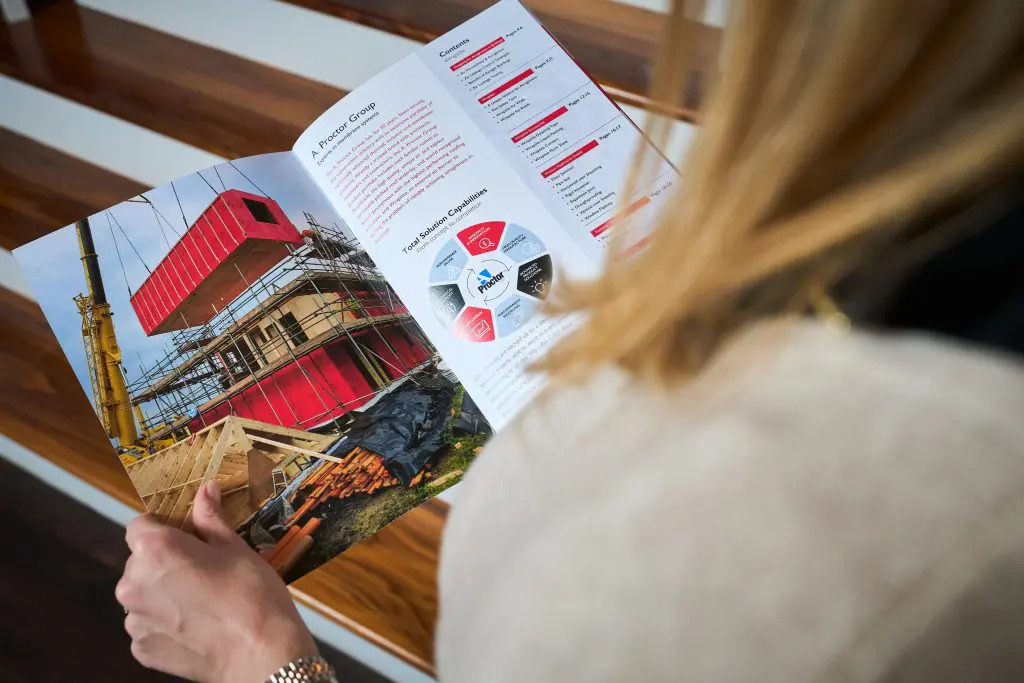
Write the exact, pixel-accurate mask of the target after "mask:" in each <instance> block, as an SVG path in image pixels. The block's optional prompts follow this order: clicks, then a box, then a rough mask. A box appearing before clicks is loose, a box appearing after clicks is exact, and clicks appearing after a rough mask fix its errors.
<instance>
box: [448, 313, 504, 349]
mask: <svg viewBox="0 0 1024 683" xmlns="http://www.w3.org/2000/svg"><path fill="white" fill-rule="evenodd" d="M452 332H453V333H454V334H455V336H456V337H458V338H459V339H465V340H466V341H471V342H489V341H494V318H493V317H492V316H491V311H490V310H489V309H487V308H477V307H476V306H470V307H469V308H467V309H466V310H464V311H463V312H462V315H460V316H459V317H458V319H457V320H456V321H455V327H454V328H453V329H452Z"/></svg>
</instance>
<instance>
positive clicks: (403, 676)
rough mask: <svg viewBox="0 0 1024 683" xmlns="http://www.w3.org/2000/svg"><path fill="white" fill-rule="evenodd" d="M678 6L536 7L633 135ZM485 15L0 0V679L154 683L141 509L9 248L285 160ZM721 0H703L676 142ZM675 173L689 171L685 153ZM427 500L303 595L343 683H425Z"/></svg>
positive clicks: (485, 0)
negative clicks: (147, 658)
mask: <svg viewBox="0 0 1024 683" xmlns="http://www.w3.org/2000/svg"><path fill="white" fill-rule="evenodd" d="M668 3H669V0H614V1H613V0H525V4H526V5H527V6H528V7H529V8H530V9H532V10H533V11H534V12H535V13H536V14H537V16H538V18H539V19H540V20H541V22H543V23H544V24H545V26H546V27H547V28H548V29H549V30H550V31H551V32H552V33H553V34H554V35H555V36H556V37H557V38H558V39H559V40H561V41H562V43H563V44H564V45H565V46H566V48H567V49H568V50H569V52H570V53H572V54H573V56H574V57H575V58H576V59H577V60H578V61H579V62H580V64H581V65H582V66H583V68H584V69H586V70H587V71H588V72H589V73H590V75H591V76H592V77H593V78H594V79H595V80H596V81H598V82H599V83H600V84H601V85H602V86H604V87H605V89H606V91H607V92H608V93H609V95H611V96H612V97H613V98H614V99H615V100H616V102H617V103H618V104H619V105H620V106H621V107H622V108H623V109H624V110H625V111H626V112H627V114H629V115H630V116H631V117H632V118H633V119H634V121H635V122H636V123H638V124H639V125H641V126H642V125H643V123H644V120H645V119H646V117H647V116H648V115H649V112H648V109H649V102H648V101H647V99H646V97H645V94H644V93H645V92H646V88H647V81H648V78H649V75H650V67H651V62H652V59H653V56H654V52H655V45H656V43H657V40H658V36H659V32H660V31H661V28H662V19H663V13H664V12H665V11H666V9H667V6H668ZM490 4H491V2H490V0H288V1H276V0H177V1H176V2H139V1H138V0H78V1H77V2H75V1H72V0H0V10H2V13H3V23H0V247H2V249H0V386H2V387H3V390H2V391H0V512H2V515H3V517H2V521H3V525H2V527H3V529H4V530H5V531H4V532H3V533H4V535H5V538H4V542H3V547H4V549H5V551H4V553H3V557H2V558H0V679H2V680H4V681H65V680H67V681H71V680H74V681H110V680H118V681H120V680H138V681H148V680H161V679H167V677H165V676H162V675H159V674H154V673H152V672H149V671H146V670H144V669H142V668H141V667H140V666H138V665H137V664H136V663H135V662H134V661H133V660H132V659H131V656H130V654H129V650H128V644H129V641H128V637H127V635H126V634H125V633H124V632H123V630H122V626H121V622H122V619H123V615H122V613H121V610H120V607H119V606H118V605H117V603H116V602H115V601H114V597H113V591H114V585H115V583H116V581H117V579H118V578H119V576H120V572H121V568H122V566H123V563H124V560H125V558H126V557H127V549H126V548H125V547H124V544H123V530H122V528H121V525H123V524H124V523H125V522H126V521H127V520H129V519H131V518H132V516H134V515H135V514H136V510H137V508H138V505H139V503H138V501H137V499H136V498H135V495H134V492H133V489H132V488H131V484H130V482H129V481H128V479H127V477H126V475H125V474H124V471H123V470H122V469H121V466H120V464H119V462H118V461H117V459H116V458H114V457H112V453H111V451H110V446H109V442H108V440H107V439H106V438H105V436H104V434H103V433H102V430H101V429H100V428H99V425H98V423H97V422H96V419H95V415H94V414H93V413H92V411H91V408H90V405H89V403H88V401H87V400H86V398H85V396H84V394H83V393H82V392H81V390H80V389H79V386H78V383H77V382H76V380H75V378H74V374H73V371H72V369H71V368H70V367H69V366H68V364H67V362H66V361H65V359H64V356H63V354H62V353H61V352H60V349H59V348H58V347H57V344H56V341H55V339H54V338H53V335H52V333H51V331H50V329H49V327H48V326H47V324H46V322H45V321H44V319H43V317H42V313H41V311H40V309H39V307H38V305H37V304H36V303H35V300H34V297H33V295H32V293H31V292H30V291H29V288H28V286H27V284H26V280H25V278H24V277H23V276H22V275H21V274H20V273H19V272H18V270H17V268H16V266H15V264H14V262H13V259H12V258H11V256H10V253H9V251H8V250H10V249H13V248H16V247H18V246H20V245H22V244H25V243H27V242H29V241H31V240H33V239H35V238H37V237H40V236H42V235H44V234H46V233H48V232H51V231H53V230H56V229H58V228H60V227H62V226H64V225H67V224H69V223H72V222H73V221H74V220H76V219H78V218H81V217H84V216H86V215H89V214H92V213H94V212H96V211H99V210H101V209H104V208H106V207H107V206H110V205H113V204H116V203H118V202H120V201H122V200H124V199H126V198H128V197H130V196H132V195H135V194H138V193H139V192H141V191H143V190H145V189H147V188H149V187H152V186H156V185H160V184H163V183H166V182H168V181H170V180H173V179H175V178H178V177H180V176H182V175H185V174H187V173H189V172H191V171H193V170H195V169H199V168H205V167H207V166H210V165H212V164H215V163H218V162H221V161H224V160H226V159H236V158H239V157H243V156H249V155H254V154H262V153H266V152H275V151H282V150H287V149H289V148H290V147H291V145H292V142H293V141H294V140H295V138H296V137H297V136H298V135H299V133H300V132H301V131H302V130H303V128H304V127H305V126H306V125H307V124H308V123H310V122H311V121H312V120H313V119H314V118H315V117H316V116H317V115H318V114H319V113H320V112H322V111H323V110H324V109H326V108H327V107H329V106H330V105H331V104H332V103H334V102H335V101H336V100H338V99H340V98H341V97H343V96H344V95H345V94H346V92H348V91H350V90H351V89H353V88H355V87H357V86H358V85H359V84H360V83H362V82H363V81H364V80H366V79H367V78H369V77H371V76H373V75H374V74H376V73H377V72H379V71H381V70H382V69H384V68H385V67H387V66H389V65H390V64H392V63H393V62H395V61H396V60H398V59H400V58H401V57H403V56H405V55H407V54H408V53H410V52H411V51H413V50H414V49H416V48H417V47H418V46H419V45H421V44H422V43H424V42H427V41H430V40H432V39H434V38H436V37H437V36H439V35H441V34H443V33H444V32H446V31H448V30H449V29H451V28H453V27H454V26H457V25H458V24H460V23H462V22H463V21H465V20H467V19H468V18H470V17H471V16H473V15H474V14H476V13H477V12H479V11H480V10H482V9H484V8H486V7H487V6H488V5H490ZM726 11H727V0H705V1H696V2H691V3H690V7H689V12H688V14H689V16H690V19H691V21H692V27H691V30H690V31H689V36H690V44H689V45H688V46H687V49H688V50H690V51H691V57H692V60H691V63H692V64H693V68H692V70H691V73H690V74H689V75H688V77H687V90H686V93H687V94H686V101H685V107H684V108H683V109H682V110H679V111H675V112H672V113H671V118H672V119H673V121H672V125H673V126H674V128H675V132H676V134H675V135H674V136H673V144H676V143H678V144H679V145H686V144H687V143H688V141H689V140H690V138H691V137H692V134H693V131H694V126H695V124H696V122H697V121H698V119H699V115H700V108H701V102H702V99H703V96H704V91H705V87H706V83H707V76H708V73H709V71H710V69H711V68H712V66H713V65H714V63H715V59H716V55H717V53H718V47H719V43H720V40H721V26H722V24H723V23H724V19H725V14H726ZM676 158H678V157H676ZM457 497H458V491H457V487H456V489H453V490H452V491H450V492H446V496H445V500H440V501H431V502H430V503H428V504H426V505H424V506H422V507H420V508H418V509H416V510H414V511H413V512H412V513H410V514H408V515H406V516H405V517H403V518H402V519H400V520H399V521H398V522H396V523H394V524H392V525H391V526H390V527H388V528H386V529H385V530H384V531H383V532H381V533H380V534H378V535H377V536H375V537H374V538H372V539H370V540H369V541H367V542H364V543H362V544H360V545H359V546H357V547H355V548H353V549H352V550H351V551H349V552H348V553H346V554H345V555H344V556H342V557H339V558H337V559H336V560H334V561H332V562H330V563H329V564H327V565H326V566H324V567H322V568H320V569H318V570H316V571H315V572H313V573H312V574H310V575H309V576H307V577H304V578H303V579H302V580H300V581H299V582H297V583H296V584H295V585H294V586H293V590H294V593H295V596H296V598H297V600H298V601H299V603H300V605H301V609H302V611H303V616H304V617H305V618H306V619H307V621H308V622H309V624H310V626H311V628H312V630H313V632H314V634H315V635H316V636H317V637H318V638H319V639H320V640H321V643H322V644H323V646H324V648H325V650H326V652H327V657H328V659H330V660H331V661H332V662H333V663H334V664H335V665H336V667H337V668H338V671H339V678H341V679H342V680H346V681H356V682H358V681H385V680H394V681H428V680H431V679H432V667H433V663H432V660H433V655H432V633H433V623H434V620H435V618H436V592H435V585H434V574H435V570H436V561H437V551H438V544H439V540H440V534H441V530H442V528H443V523H444V518H445V515H446V512H447V506H448V504H450V503H451V502H452V500H455V499H457Z"/></svg>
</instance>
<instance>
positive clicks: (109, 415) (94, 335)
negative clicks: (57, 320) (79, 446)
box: [75, 219, 139, 449]
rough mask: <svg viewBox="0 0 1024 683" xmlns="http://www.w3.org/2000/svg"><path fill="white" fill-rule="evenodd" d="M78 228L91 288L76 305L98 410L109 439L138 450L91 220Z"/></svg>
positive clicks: (126, 387) (76, 300)
mask: <svg viewBox="0 0 1024 683" xmlns="http://www.w3.org/2000/svg"><path fill="white" fill-rule="evenodd" d="M75 228H76V231H77V233H78V247H79V250H80V251H81V253H82V267H83V268H84V269H85V282H86V286H87V288H88V294H85V295H79V296H77V297H75V303H76V304H78V309H79V311H80V312H81V314H82V341H83V344H84V346H85V352H86V356H87V357H88V358H87V360H88V362H89V366H90V367H89V373H90V380H91V381H92V387H93V395H94V399H95V402H96V410H97V412H99V414H100V420H101V421H102V422H103V427H104V428H105V429H106V430H107V434H108V436H110V438H112V439H117V442H118V445H119V446H120V447H121V448H122V449H127V448H131V447H133V446H137V442H138V441H139V431H138V428H137V426H136V424H135V416H134V415H133V413H132V401H131V395H130V394H129V393H128V386H127V383H126V382H125V379H124V372H123V370H122V369H121V347H120V346H118V344H117V335H116V334H115V333H114V314H113V312H112V311H111V310H110V303H109V302H108V301H107V295H106V291H105V290H104V288H103V276H102V275H101V273H100V263H99V258H98V257H97V256H96V247H95V245H94V244H93V239H92V230H91V228H90V227H89V220H88V219H83V220H80V221H78V222H77V223H75Z"/></svg>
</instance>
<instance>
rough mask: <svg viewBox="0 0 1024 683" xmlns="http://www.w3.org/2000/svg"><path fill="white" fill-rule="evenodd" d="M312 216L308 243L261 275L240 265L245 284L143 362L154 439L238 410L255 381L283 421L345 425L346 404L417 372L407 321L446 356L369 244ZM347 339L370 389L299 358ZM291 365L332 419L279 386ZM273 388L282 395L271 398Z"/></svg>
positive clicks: (142, 388)
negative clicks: (395, 341)
mask: <svg viewBox="0 0 1024 683" xmlns="http://www.w3.org/2000/svg"><path fill="white" fill-rule="evenodd" d="M211 189H213V188H212V187H211ZM161 217H162V216H161ZM182 218H183V220H184V216H183V217H182ZM165 220H166V219H165ZM305 220H306V224H307V229H305V230H303V233H302V234H303V243H302V244H301V245H299V246H290V247H289V254H288V256H287V257H285V258H284V259H283V260H282V261H280V262H279V263H278V264H277V265H276V266H274V267H273V268H271V269H270V270H269V271H267V272H266V273H264V274H263V275H261V276H259V277H257V278H254V279H251V280H248V279H246V277H245V275H244V274H243V273H242V271H241V270H240V269H238V268H237V266H236V270H237V271H238V275H239V277H241V278H242V279H243V280H245V284H246V289H245V291H243V292H242V294H240V295H239V296H237V297H236V298H235V299H234V300H233V301H231V302H229V303H228V304H226V305H225V306H223V307H222V308H220V309H219V310H216V311H215V313H214V315H213V317H212V318H211V319H210V320H209V321H208V322H207V323H205V324H202V325H196V326H188V325H187V322H188V321H185V323H186V327H185V329H182V330H178V331H175V332H171V333H170V343H169V344H168V346H167V348H166V349H165V352H164V354H163V356H162V357H161V358H159V359H158V360H157V361H156V362H155V363H152V364H150V365H149V367H143V368H142V373H141V375H140V376H138V377H137V378H136V379H135V380H134V381H133V382H132V383H131V384H130V386H129V390H130V392H131V395H132V397H133V403H134V404H135V405H136V406H137V407H139V408H140V410H141V413H142V422H143V424H142V425H140V426H141V427H142V428H143V431H144V433H147V434H149V435H150V438H153V439H157V438H166V437H169V436H176V437H181V436H183V435H184V434H185V433H187V431H188V426H189V425H190V424H192V425H193V426H196V425H197V422H196V421H198V426H199V427H200V428H201V427H205V426H207V419H206V418H205V417H204V414H205V413H209V412H210V411H211V410H212V409H213V408H215V407H217V406H219V405H221V404H224V403H225V402H226V403H227V405H228V408H229V410H230V411H231V414H234V408H233V404H232V402H231V399H232V398H233V397H237V396H239V395H241V393H242V392H243V391H246V390H247V389H252V388H253V387H255V388H256V390H257V392H258V394H259V396H258V397H257V398H256V400H262V401H265V402H266V405H267V406H269V408H270V410H272V411H273V415H274V421H275V422H277V423H278V424H279V425H281V426H282V427H290V428H303V429H316V430H324V431H341V430H342V428H343V426H344V425H343V424H342V422H341V421H339V418H340V415H339V413H344V412H346V411H347V410H349V409H351V408H352V407H356V406H358V405H363V404H364V403H366V402H368V401H369V400H372V399H374V398H376V397H377V396H379V395H380V394H382V393H384V392H387V391H388V390H389V389H390V388H391V386H392V384H393V383H394V382H396V381H398V380H399V379H402V377H403V376H406V375H408V374H409V373H410V368H408V367H398V366H396V365H395V363H394V362H393V361H395V360H398V359H399V358H400V356H399V353H398V352H397V351H396V349H395V348H394V346H393V345H392V342H391V340H389V338H388V336H387V335H385V333H384V332H385V331H387V330H388V329H391V328H396V327H397V329H398V330H400V331H401V334H403V335H404V337H405V339H407V340H408V341H409V343H411V344H413V345H415V346H417V347H419V350H420V351H421V352H422V355H423V357H425V358H427V359H428V361H427V362H432V361H433V360H434V359H436V350H435V349H434V348H433V346H432V345H431V344H430V342H429V341H428V340H427V339H426V338H425V337H424V336H423V334H422V332H421V331H420V329H419V327H418V326H417V325H415V324H412V318H411V316H410V314H409V313H408V312H407V311H406V310H405V308H404V306H403V305H402V304H401V302H400V301H399V300H398V298H397V296H396V295H395V293H394V291H393V290H392V289H391V287H390V285H389V284H388V283H387V282H386V281H385V280H384V278H383V276H382V275H381V274H380V272H379V271H378V270H377V268H376V266H375V264H374V263H373V261H372V260H371V259H370V258H369V256H368V255H367V254H366V252H365V251H363V249H362V248H361V247H360V246H359V244H358V243H357V242H356V241H355V240H354V239H351V238H349V237H348V236H347V235H346V234H345V231H344V230H342V229H341V228H340V227H339V226H338V225H337V224H334V225H330V226H325V225H322V224H320V223H319V222H317V221H316V219H315V218H314V217H313V216H312V215H311V214H309V213H308V212H305ZM168 223H169V222H168ZM186 231H187V226H186ZM300 298H301V299H302V300H303V303H304V306H303V307H302V310H300V315H298V316H297V315H296V314H295V311H296V310H299V309H296V307H295V306H289V304H290V303H291V302H296V301H297V300H298V299H300ZM357 333H358V338H357ZM366 335H373V336H375V337H377V338H378V340H379V343H380V345H382V346H383V347H384V348H386V349H388V354H386V355H390V357H391V358H388V357H385V356H384V355H381V353H378V352H375V351H374V350H373V349H372V348H371V347H370V345H368V344H367V343H364V342H363V341H362V339H364V338H365V336H366ZM338 341H341V342H345V343H348V344H351V346H350V347H347V348H350V349H351V352H352V353H353V355H354V356H355V357H356V360H357V361H358V363H359V365H360V370H361V371H362V372H363V373H364V377H367V378H368V380H371V379H372V381H368V385H369V386H370V388H371V391H370V392H369V393H367V394H364V395H360V396H356V397H354V398H351V397H350V398H348V399H344V398H342V397H340V396H339V395H338V393H337V391H335V387H332V386H331V384H330V382H328V381H327V380H326V378H325V377H324V376H323V373H322V372H320V371H319V368H318V367H317V366H316V364H315V362H312V363H300V362H299V359H300V358H303V357H305V356H307V355H309V354H310V353H311V352H312V351H314V350H316V349H318V348H321V347H323V346H324V345H326V344H330V343H332V342H338ZM311 358H312V357H311ZM289 364H295V367H297V368H298V369H299V371H300V372H301V373H302V375H303V378H304V380H305V382H306V383H307V386H308V390H309V391H310V392H312V395H314V396H315V397H316V399H317V401H318V403H319V408H322V412H321V413H320V414H319V416H317V417H318V418H322V420H314V422H316V424H314V425H310V419H309V417H308V416H307V417H306V418H304V419H300V416H299V415H298V414H297V413H296V412H295V410H294V408H293V407H292V405H291V404H290V403H289V402H288V399H287V397H286V396H285V393H284V392H283V391H282V389H281V387H280V386H278V385H277V380H276V379H275V372H276V371H277V370H279V369H280V368H282V367H285V366H287V365H289ZM307 366H310V367H307ZM393 375H394V377H393ZM270 394H276V395H275V398H280V399H282V400H280V401H271V396H270ZM275 404H276V405H278V406H279V407H280V406H283V407H284V410H283V411H282V410H279V409H275V407H274V406H275ZM339 409H341V410H339ZM216 419H218V418H213V419H211V420H209V422H211V423H212V422H213V421H215V420H216Z"/></svg>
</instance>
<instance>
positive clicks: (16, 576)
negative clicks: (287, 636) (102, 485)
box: [0, 460, 386, 683]
mask: <svg viewBox="0 0 1024 683" xmlns="http://www.w3.org/2000/svg"><path fill="white" fill-rule="evenodd" d="M0 481H3V493H4V495H3V496H0V515H2V516H3V519H4V523H5V524H6V525H7V526H8V527H9V528H11V529H17V533H16V540H15V541H14V542H13V543H7V544H6V546H5V547H6V552H5V553H4V559H3V562H0V614H2V615H3V618H2V619H0V679H2V680H4V681H5V682H6V683H39V682H40V681H75V682H76V683H94V682H95V683H106V682H108V681H133V682H138V683H149V682H150V681H152V682H154V683H155V682H157V681H172V680H178V679H176V678H174V677H171V676H166V675H164V674H160V673H157V672H155V671H151V670H149V669H145V668H143V667H142V666H140V665H139V664H138V663H136V662H135V660H133V659H132V657H131V653H130V652H129V649H128V645H129V639H128V635H127V634H126V633H125V632H124V628H123V626H122V624H123V620H124V614H123V613H122V612H121V608H120V606H119V605H118V604H117V602H116V600H114V586H115V585H116V584H117V580H118V579H119V578H120V576H121V570H122V568H123V567H124V562H125V560H126V559H127V557H128V548H127V547H126V546H125V544H124V529H122V528H121V527H120V526H118V525H117V524H114V523H113V522H110V521H108V520H106V519H104V518H103V517H101V516H100V515H98V514H97V513H95V512H93V511H92V510H90V509H88V508H86V507H85V506H83V505H80V504H79V503H77V502H75V501H73V500H71V499H70V498H68V497H67V496H65V495H63V494H61V493H60V492H59V491H57V490H55V489H52V488H50V487H49V486H47V485H46V484H44V483H43V482H41V481H39V480H37V479H35V478H34V477H32V476H31V475H29V474H26V473H25V472H23V471H21V470H19V469H18V468H16V467H15V466H14V465H11V464H10V463H7V462H6V461H4V460H0ZM68 520H74V524H69V523H68ZM320 648H321V652H322V654H323V655H324V657H326V658H327V659H328V660H329V661H330V662H331V663H332V664H333V665H334V667H335V668H336V669H337V671H338V673H339V676H340V678H341V679H342V680H344V681H346V683H384V681H385V680H386V679H385V678H383V677H381V676H380V675H379V674H377V673H376V672H374V671H371V670H369V669H367V668H366V667H365V666H363V665H362V664H359V663H358V662H355V661H354V660H352V659H351V658H349V657H348V656H346V655H344V654H342V653H340V652H338V651H336V650H333V649H331V648H330V647H328V646H326V645H324V644H323V643H320Z"/></svg>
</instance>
